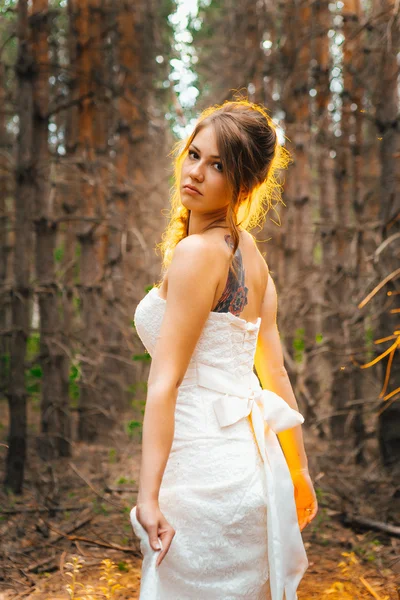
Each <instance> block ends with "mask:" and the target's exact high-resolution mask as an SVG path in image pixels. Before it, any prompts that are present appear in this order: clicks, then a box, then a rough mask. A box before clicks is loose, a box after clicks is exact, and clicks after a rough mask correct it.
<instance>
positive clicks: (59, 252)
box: [0, 0, 400, 600]
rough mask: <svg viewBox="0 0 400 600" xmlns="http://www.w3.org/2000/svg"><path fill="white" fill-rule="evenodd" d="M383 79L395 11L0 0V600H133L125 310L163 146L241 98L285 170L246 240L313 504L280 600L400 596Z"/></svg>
mask: <svg viewBox="0 0 400 600" xmlns="http://www.w3.org/2000/svg"><path fill="white" fill-rule="evenodd" d="M399 68H400V4H399V1H398V0H338V1H333V0H331V1H329V0H279V1H277V2H274V1H272V0H242V1H241V2H235V1H234V0H149V1H146V0H19V1H17V0H0V456H1V461H0V469H1V478H2V482H1V489H0V537H1V540H2V542H1V548H0V598H4V599H5V600H9V599H11V598H32V599H37V600H61V599H64V598H65V599H66V598H70V599H75V600H77V599H78V598H79V599H82V600H91V599H93V600H97V599H99V600H101V599H124V598H125V599H128V598H129V599H131V600H132V599H134V598H138V590H139V583H140V563H141V553H140V549H139V545H138V541H137V539H136V538H135V536H134V533H133V532H132V529H131V526H130V523H129V511H130V509H131V508H132V506H133V505H134V504H135V501H136V497H137V492H138V474H139V466H140V452H141V436H142V421H143V414H144V409H145V402H146V388H147V377H148V372H149V366H150V362H151V358H150V355H149V354H148V352H147V351H146V349H145V348H144V347H143V344H142V343H141V341H140V339H139V337H138V335H137V333H136V331H135V325H134V321H133V315H134V311H135V308H136V306H137V304H138V302H139V301H140V300H141V299H142V298H143V296H144V295H145V294H146V292H148V291H149V290H150V289H151V288H152V287H153V286H154V285H155V284H156V283H157V282H158V281H159V280H160V277H161V258H160V251H159V248H158V244H159V243H160V241H161V234H162V232H163V231H164V229H165V226H166V224H167V218H168V214H169V199H170V196H171V186H172V181H173V180H172V175H173V173H172V160H171V150H172V147H173V145H174V144H175V142H176V141H177V140H179V139H183V138H184V137H186V136H188V135H189V133H190V132H191V131H192V129H193V125H194V123H195V122H196V118H197V116H198V115H199V113H200V112H201V111H202V110H203V109H205V108H206V107H208V106H211V105H217V104H219V105H220V104H222V103H224V102H225V101H227V100H233V99H236V98H241V97H245V98H247V99H248V100H249V101H250V102H254V103H257V104H260V105H262V106H263V107H265V108H266V109H267V110H268V112H269V113H270V115H271V118H272V119H273V121H274V123H275V124H276V125H277V126H278V129H279V132H280V141H281V143H282V144H283V145H284V146H285V148H286V149H287V150H288V151H289V153H290V155H291V163H290V165H289V166H288V168H287V170H286V171H285V172H284V173H282V180H281V183H282V198H281V199H278V200H277V201H276V203H275V204H273V206H271V209H270V210H269V212H268V214H267V218H266V222H265V224H264V225H263V226H262V227H260V228H255V229H253V230H252V232H251V233H252V234H253V235H254V236H255V237H256V238H257V243H258V247H259V249H260V250H261V252H262V254H263V256H264V257H265V259H266V261H267V263H268V267H269V270H270V273H271V275H272V276H273V278H274V281H275V284H276V288H277V292H278V301H279V308H278V323H279V331H280V335H281V342H282V349H283V353H284V358H285V366H286V369H287V371H288V374H289V376H290V380H291V383H292V386H293V390H294V392H295V395H296V399H297V402H298V405H299V410H300V412H301V413H302V414H303V415H304V418H305V423H304V426H303V435H304V440H305V446H306V450H307V453H308V456H309V463H310V472H311V474H312V477H313V482H314V485H315V489H316V492H317V497H318V503H319V511H318V515H317V517H316V518H315V519H314V521H313V522H312V523H311V524H310V525H309V526H308V527H307V528H306V529H305V530H304V532H303V540H304V542H305V547H306V548H307V553H308V556H309V560H310V566H309V569H308V571H307V573H306V575H305V577H304V580H303V581H302V582H301V584H300V587H299V600H311V599H322V600H336V599H343V600H344V599H349V600H350V599H351V600H354V599H356V600H359V599H364V598H365V599H371V598H375V600H397V599H398V598H400V558H399V557H400V484H399V481H400V478H399V476H400V469H399V465H400V403H399V399H400V361H399V352H400V321H399V314H400V185H399V183H400V168H399V159H400V97H399V96H400V78H399ZM221 600H223V599H221Z"/></svg>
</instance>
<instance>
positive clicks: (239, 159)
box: [156, 99, 291, 273]
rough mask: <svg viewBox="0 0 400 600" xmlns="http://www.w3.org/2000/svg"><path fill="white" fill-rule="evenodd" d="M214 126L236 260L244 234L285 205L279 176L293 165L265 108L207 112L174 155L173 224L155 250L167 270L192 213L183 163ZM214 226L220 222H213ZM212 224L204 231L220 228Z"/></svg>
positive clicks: (236, 106)
mask: <svg viewBox="0 0 400 600" xmlns="http://www.w3.org/2000/svg"><path fill="white" fill-rule="evenodd" d="M210 124H211V125H212V126H213V127H214V131H215V135H216V140H217V147H218V154H219V156H220V160H221V163H222V167H223V171H222V172H223V173H224V174H225V177H226V179H227V182H228V186H229V189H231V190H232V198H231V202H230V203H229V205H228V210H227V215H226V220H227V224H228V227H229V230H230V234H231V237H232V241H233V248H232V257H231V265H232V260H233V258H234V255H235V252H236V250H237V248H238V245H239V230H238V227H239V226H240V227H242V228H243V229H245V230H247V231H248V230H249V229H252V228H253V227H256V226H260V227H261V226H262V225H263V223H264V221H265V217H266V215H267V212H268V211H269V210H270V208H272V207H274V205H276V204H277V203H278V202H280V201H282V198H281V196H282V186H281V184H280V183H279V182H278V179H277V174H278V171H280V170H281V169H284V168H286V167H287V165H288V164H289V162H290V161H291V157H290V154H289V152H288V151H287V150H286V149H285V148H284V147H283V146H282V145H281V144H280V143H279V142H278V137H277V133H276V126H275V125H274V123H273V122H272V119H271V118H270V117H269V115H268V114H267V111H266V109H265V108H263V107H262V106H261V105H259V104H254V103H252V102H249V101H248V100H247V99H240V100H235V101H229V100H227V101H225V102H224V103H223V104H222V105H214V106H211V107H209V108H207V109H205V110H204V111H203V112H202V113H201V115H200V117H199V118H198V121H197V123H196V125H195V128H194V130H193V132H192V133H191V135H189V137H187V138H186V139H183V140H179V141H178V142H177V143H176V144H175V145H174V147H173V149H172V151H171V153H170V155H172V156H173V157H175V158H174V170H173V186H172V188H171V199H170V207H171V208H170V211H169V221H168V225H167V227H166V229H165V231H164V233H163V234H162V237H161V240H162V241H161V242H160V243H159V244H157V245H156V250H157V249H160V250H161V254H162V266H163V272H164V273H165V271H166V270H167V268H168V266H169V264H170V262H171V260H172V256H173V252H174V248H175V246H176V245H177V243H178V242H179V241H180V240H182V239H183V238H185V237H187V235H188V224H189V215H190V211H189V210H188V209H187V208H186V207H185V206H184V205H183V204H182V201H181V196H180V182H181V171H182V163H183V161H184V159H185V158H186V156H187V152H188V148H189V146H190V144H191V143H192V141H193V139H194V138H195V136H196V135H197V134H198V133H199V131H201V130H202V129H203V128H204V127H206V126H208V125H210ZM214 223H215V222H214ZM214 223H210V224H209V225H208V226H207V227H206V228H205V229H204V231H206V230H207V229H211V228H213V227H216V226H217V227H218V225H215V224H214Z"/></svg>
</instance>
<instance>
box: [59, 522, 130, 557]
mask: <svg viewBox="0 0 400 600" xmlns="http://www.w3.org/2000/svg"><path fill="white" fill-rule="evenodd" d="M49 527H50V528H51V529H53V531H55V532H56V533H58V534H59V536H61V537H64V538H65V539H67V540H69V541H70V542H76V541H78V542H85V543H86V544H92V545H93V546H100V547H101V548H110V549H111V550H119V551H120V552H130V553H131V554H133V555H134V556H137V557H138V558H140V557H141V556H142V555H141V553H139V552H138V550H136V548H127V547H126V546H120V545H119V544H112V543H110V542H101V541H98V540H91V539H90V538H86V537H83V536H79V535H68V534H67V533H64V532H63V531H60V530H59V529H57V528H56V527H54V525H50V524H49Z"/></svg>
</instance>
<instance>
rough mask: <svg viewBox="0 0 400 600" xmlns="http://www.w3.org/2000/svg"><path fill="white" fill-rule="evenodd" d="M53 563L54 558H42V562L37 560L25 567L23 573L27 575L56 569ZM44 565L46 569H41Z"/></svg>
mask: <svg viewBox="0 0 400 600" xmlns="http://www.w3.org/2000/svg"><path fill="white" fill-rule="evenodd" d="M55 561H56V559H55V557H54V556H48V557H47V558H44V559H43V560H39V561H38V562H36V563H34V564H33V565H30V566H29V567H27V568H26V569H25V571H26V572H27V573H40V572H42V571H48V570H49V569H52V568H54V567H57V565H56V562H55ZM52 563H53V564H52ZM44 565H47V568H45V569H42V567H43V566H44Z"/></svg>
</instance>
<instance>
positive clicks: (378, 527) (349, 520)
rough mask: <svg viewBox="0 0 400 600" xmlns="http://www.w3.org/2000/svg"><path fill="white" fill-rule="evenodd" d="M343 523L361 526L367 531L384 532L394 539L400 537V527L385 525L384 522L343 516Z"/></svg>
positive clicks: (354, 516)
mask: <svg viewBox="0 0 400 600" xmlns="http://www.w3.org/2000/svg"><path fill="white" fill-rule="evenodd" d="M341 521H342V522H343V524H344V525H350V526H351V525H359V526H360V527H364V528H366V529H373V530H375V531H383V532H384V533H387V534H388V535H391V536H393V537H400V527H397V526H396V525H391V524H390V523H384V522H383V521H375V520H374V519H368V518H367V517H359V516H356V515H348V514H343V513H342V515H341Z"/></svg>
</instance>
